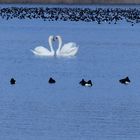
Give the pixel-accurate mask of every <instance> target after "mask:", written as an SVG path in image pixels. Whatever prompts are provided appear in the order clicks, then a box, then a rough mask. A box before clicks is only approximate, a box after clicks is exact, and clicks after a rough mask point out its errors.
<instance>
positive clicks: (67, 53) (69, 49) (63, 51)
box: [56, 35, 79, 57]
mask: <svg viewBox="0 0 140 140" xmlns="http://www.w3.org/2000/svg"><path fill="white" fill-rule="evenodd" d="M56 39H58V42H59V45H58V49H57V51H56V56H63V57H71V56H75V55H76V53H77V52H78V48H79V47H78V46H77V45H76V43H74V42H69V43H67V44H64V45H63V46H62V38H61V36H59V35H58V36H56Z"/></svg>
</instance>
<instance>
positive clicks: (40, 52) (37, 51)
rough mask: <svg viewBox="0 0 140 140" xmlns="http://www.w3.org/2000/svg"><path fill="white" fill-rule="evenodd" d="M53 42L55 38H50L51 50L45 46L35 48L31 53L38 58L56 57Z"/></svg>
mask: <svg viewBox="0 0 140 140" xmlns="http://www.w3.org/2000/svg"><path fill="white" fill-rule="evenodd" d="M52 40H53V36H50V37H49V46H50V50H48V49H47V48H45V47H43V46H38V47H36V48H34V50H31V51H32V52H33V53H34V54H35V55H37V56H54V54H55V52H54V50H53V47H52Z"/></svg>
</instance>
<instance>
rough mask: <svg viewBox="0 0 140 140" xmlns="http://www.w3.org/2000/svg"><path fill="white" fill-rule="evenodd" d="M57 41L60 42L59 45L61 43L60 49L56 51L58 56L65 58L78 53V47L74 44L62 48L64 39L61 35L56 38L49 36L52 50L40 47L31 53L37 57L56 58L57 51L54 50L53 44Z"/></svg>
mask: <svg viewBox="0 0 140 140" xmlns="http://www.w3.org/2000/svg"><path fill="white" fill-rule="evenodd" d="M55 40H58V43H59V44H58V49H57V50H56V56H63V57H67V56H75V55H76V53H77V52H78V46H77V45H76V43H74V42H69V43H67V44H64V45H63V46H62V38H61V36H59V35H58V36H56V37H54V36H52V35H51V36H49V39H48V42H49V47H50V50H48V49H47V48H45V47H43V46H38V47H36V48H35V49H34V50H31V51H32V52H33V53H34V54H35V55H38V56H54V55H55V51H54V49H53V45H52V42H53V41H55Z"/></svg>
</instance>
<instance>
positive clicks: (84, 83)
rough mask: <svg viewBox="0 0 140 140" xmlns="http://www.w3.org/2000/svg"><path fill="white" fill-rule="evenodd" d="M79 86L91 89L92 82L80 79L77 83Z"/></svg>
mask: <svg viewBox="0 0 140 140" xmlns="http://www.w3.org/2000/svg"><path fill="white" fill-rule="evenodd" d="M79 84H80V85H82V86H86V87H91V86H92V81H91V80H88V81H85V80H84V79H82V80H81V81H80V82H79Z"/></svg>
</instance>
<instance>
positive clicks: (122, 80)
mask: <svg viewBox="0 0 140 140" xmlns="http://www.w3.org/2000/svg"><path fill="white" fill-rule="evenodd" d="M119 82H120V83H121V84H125V85H127V84H129V83H130V82H131V81H130V79H129V78H128V77H125V78H123V79H120V80H119Z"/></svg>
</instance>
